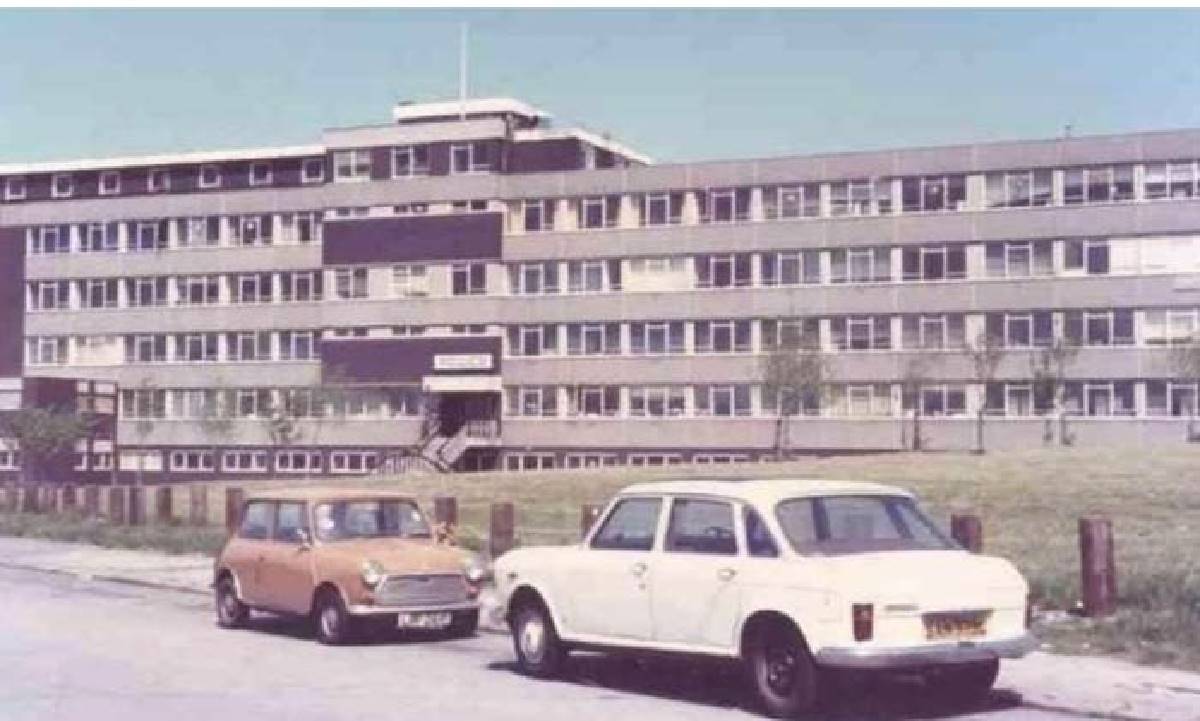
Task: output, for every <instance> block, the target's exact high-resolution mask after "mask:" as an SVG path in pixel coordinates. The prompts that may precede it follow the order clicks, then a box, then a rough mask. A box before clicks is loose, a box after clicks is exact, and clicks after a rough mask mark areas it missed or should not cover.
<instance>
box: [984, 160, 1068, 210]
mask: <svg viewBox="0 0 1200 721" xmlns="http://www.w3.org/2000/svg"><path fill="white" fill-rule="evenodd" d="M1053 178H1054V171H1052V170H1050V169H1048V168H1045V169H1040V170H1018V171H1009V172H1007V173H988V174H987V207H989V208H1028V207H1042V206H1047V205H1050V203H1051V201H1053V199H1054V198H1053V192H1052V188H1053Z"/></svg>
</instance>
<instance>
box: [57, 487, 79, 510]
mask: <svg viewBox="0 0 1200 721" xmlns="http://www.w3.org/2000/svg"><path fill="white" fill-rule="evenodd" d="M78 500H79V499H78V498H76V493H75V486H72V485H71V484H69V483H68V484H67V485H65V486H63V487H62V503H61V504H59V507H58V510H59V511H60V512H62V513H70V512H71V511H74V510H75V506H76V505H78Z"/></svg>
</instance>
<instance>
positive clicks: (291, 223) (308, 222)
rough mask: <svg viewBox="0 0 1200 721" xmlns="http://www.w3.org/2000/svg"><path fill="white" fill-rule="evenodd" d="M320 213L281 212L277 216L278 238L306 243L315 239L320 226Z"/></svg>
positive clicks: (286, 241)
mask: <svg viewBox="0 0 1200 721" xmlns="http://www.w3.org/2000/svg"><path fill="white" fill-rule="evenodd" d="M320 217H321V215H320V213H319V212H312V213H283V214H281V215H280V216H279V240H280V241H281V242H284V243H300V244H302V245H307V244H308V243H311V242H313V241H315V240H317V235H318V233H319V231H320V228H321V221H320Z"/></svg>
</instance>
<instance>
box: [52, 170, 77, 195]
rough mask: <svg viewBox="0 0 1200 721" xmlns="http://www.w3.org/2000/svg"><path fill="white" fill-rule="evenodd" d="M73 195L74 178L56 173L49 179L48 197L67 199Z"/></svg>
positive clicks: (68, 174)
mask: <svg viewBox="0 0 1200 721" xmlns="http://www.w3.org/2000/svg"><path fill="white" fill-rule="evenodd" d="M74 194H75V176H73V175H71V174H70V173H57V174H55V175H53V176H51V177H50V197H51V198H69V197H71V196H72V195H74Z"/></svg>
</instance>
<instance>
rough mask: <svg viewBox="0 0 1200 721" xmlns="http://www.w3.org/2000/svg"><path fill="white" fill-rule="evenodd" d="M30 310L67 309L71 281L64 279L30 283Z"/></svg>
mask: <svg viewBox="0 0 1200 721" xmlns="http://www.w3.org/2000/svg"><path fill="white" fill-rule="evenodd" d="M29 287H30V305H29V309H30V310H69V309H70V307H71V283H70V281H66V280H45V281H40V282H36V283H30V284H29Z"/></svg>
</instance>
